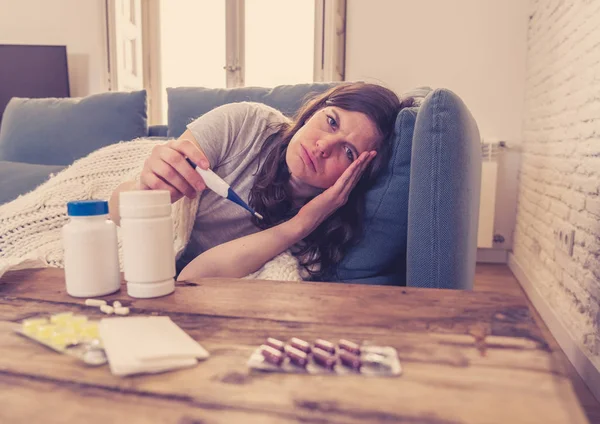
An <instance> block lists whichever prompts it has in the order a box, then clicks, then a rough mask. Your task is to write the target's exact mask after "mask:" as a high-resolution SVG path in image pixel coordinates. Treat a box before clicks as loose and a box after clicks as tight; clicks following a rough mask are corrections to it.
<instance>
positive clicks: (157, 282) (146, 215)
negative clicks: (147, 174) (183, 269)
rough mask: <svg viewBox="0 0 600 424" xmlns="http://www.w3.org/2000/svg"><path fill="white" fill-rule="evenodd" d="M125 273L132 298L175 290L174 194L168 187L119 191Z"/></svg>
mask: <svg viewBox="0 0 600 424" xmlns="http://www.w3.org/2000/svg"><path fill="white" fill-rule="evenodd" d="M119 213H120V216H121V242H122V246H123V272H124V274H125V280H126V281H127V293H128V294H129V296H131V297H136V298H150V297H159V296H165V295H167V294H169V293H172V292H173V291H174V290H175V280H174V277H175V249H174V247H173V220H172V218H171V195H170V194H169V192H168V191H166V190H137V191H123V192H121V193H119Z"/></svg>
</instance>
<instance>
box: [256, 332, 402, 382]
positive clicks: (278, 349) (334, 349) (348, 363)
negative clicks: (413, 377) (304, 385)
mask: <svg viewBox="0 0 600 424" xmlns="http://www.w3.org/2000/svg"><path fill="white" fill-rule="evenodd" d="M248 366H249V367H250V368H253V369H258V370H263V371H274V372H286V373H302V374H332V375H342V374H357V375H364V376H380V377H386V376H398V375H400V374H401V373H402V366H401V365H400V360H399V359H398V352H397V351H396V349H394V348H393V347H390V346H375V345H370V344H360V345H359V344H357V343H354V342H352V341H349V340H345V339H341V340H339V341H338V343H337V344H334V343H331V342H330V341H328V340H324V339H317V340H315V341H314V343H309V342H307V341H305V340H302V339H300V338H297V337H292V338H291V339H290V340H288V341H287V342H283V341H281V340H279V339H276V338H273V337H269V338H268V339H267V340H266V341H265V343H264V344H262V345H261V346H259V347H258V348H257V349H256V350H255V351H254V352H253V353H252V355H251V356H250V359H249V360H248Z"/></svg>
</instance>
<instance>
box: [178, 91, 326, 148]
mask: <svg viewBox="0 0 600 424" xmlns="http://www.w3.org/2000/svg"><path fill="white" fill-rule="evenodd" d="M334 85H336V83H314V84H296V85H280V86H278V87H275V88H262V87H244V88H201V87H178V88H167V100H168V107H169V110H168V124H169V131H168V136H169V137H173V138H176V137H179V136H180V135H181V134H183V132H184V131H185V129H186V125H187V124H189V123H190V122H192V121H193V120H194V119H196V118H198V117H199V116H201V115H204V114H205V113H206V112H208V111H210V110H212V109H214V108H216V107H217V106H221V105H224V104H226V103H235V102H259V103H264V104H267V105H269V106H271V107H273V108H275V109H278V110H280V111H281V112H282V113H283V114H284V115H286V116H292V115H293V114H294V113H295V112H296V111H297V110H298V108H299V107H300V106H301V105H302V103H303V102H304V100H305V99H306V97H307V95H309V94H313V93H321V92H323V91H325V90H327V89H328V88H330V87H333V86H334Z"/></svg>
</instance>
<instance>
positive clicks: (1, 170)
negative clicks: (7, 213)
mask: <svg viewBox="0 0 600 424" xmlns="http://www.w3.org/2000/svg"><path fill="white" fill-rule="evenodd" d="M64 168H65V167H64V166H62V165H34V164H31V163H21V162H7V161H0V205H1V204H3V203H7V202H10V201H11V200H14V199H16V198H17V197H19V195H21V194H25V193H27V192H30V191H31V190H33V189H34V188H36V187H37V186H39V185H40V184H42V183H43V182H45V181H46V180H47V179H48V177H49V176H50V174H54V173H57V172H60V171H62V170H63V169H64Z"/></svg>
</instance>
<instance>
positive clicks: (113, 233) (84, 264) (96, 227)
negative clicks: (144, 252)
mask: <svg viewBox="0 0 600 424" xmlns="http://www.w3.org/2000/svg"><path fill="white" fill-rule="evenodd" d="M67 213H68V215H69V222H68V223H67V224H66V225H65V226H64V227H63V229H62V238H63V247H64V265H65V280H66V285H67V293H68V294H69V295H71V296H74V297H95V296H104V295H107V294H110V293H114V292H116V291H117V290H119V288H120V287H121V273H120V271H119V251H118V244H117V228H116V226H115V224H114V223H113V222H112V221H111V220H110V219H109V217H108V202H106V201H104V200H84V201H76V202H69V203H68V204H67Z"/></svg>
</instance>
